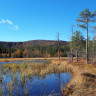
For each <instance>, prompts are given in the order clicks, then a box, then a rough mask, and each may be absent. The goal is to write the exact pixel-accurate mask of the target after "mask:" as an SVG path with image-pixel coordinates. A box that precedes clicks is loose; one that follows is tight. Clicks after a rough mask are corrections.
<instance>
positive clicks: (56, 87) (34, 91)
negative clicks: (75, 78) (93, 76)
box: [0, 62, 72, 96]
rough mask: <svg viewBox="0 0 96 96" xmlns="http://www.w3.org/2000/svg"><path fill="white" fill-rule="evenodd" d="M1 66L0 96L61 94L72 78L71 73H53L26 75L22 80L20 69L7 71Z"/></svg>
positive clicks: (50, 95)
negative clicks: (42, 75) (41, 75)
mask: <svg viewBox="0 0 96 96" xmlns="http://www.w3.org/2000/svg"><path fill="white" fill-rule="evenodd" d="M11 63H12V62H11ZM0 68H1V73H0V78H1V79H0V96H2V95H3V96H61V93H62V92H61V90H62V89H64V87H65V85H66V84H67V83H68V82H69V81H70V79H71V78H72V75H71V74H70V73H59V74H57V73H52V74H47V75H45V76H44V77H40V76H39V75H37V76H32V77H30V78H29V77H28V76H27V75H26V76H25V78H24V80H23V81H21V72H20V71H16V72H12V71H10V70H9V71H7V72H6V73H5V72H4V68H3V66H2V67H0Z"/></svg>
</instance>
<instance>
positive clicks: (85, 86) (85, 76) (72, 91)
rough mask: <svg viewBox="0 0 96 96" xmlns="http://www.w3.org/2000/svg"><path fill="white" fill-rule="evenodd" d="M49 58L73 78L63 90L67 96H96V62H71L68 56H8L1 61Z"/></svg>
mask: <svg viewBox="0 0 96 96" xmlns="http://www.w3.org/2000/svg"><path fill="white" fill-rule="evenodd" d="M35 59H49V60H51V61H52V62H51V65H52V66H56V67H57V69H58V70H59V71H64V72H70V73H71V74H72V79H71V80H70V82H69V83H68V84H67V85H66V86H65V88H64V89H63V90H62V94H64V95H65V96H96V85H95V84H96V64H85V63H84V62H79V63H76V62H73V63H70V62H68V61H67V60H66V58H61V60H60V61H59V60H58V58H56V57H52V58H7V59H0V62H1V61H2V62H4V61H5V62H11V61H21V60H35Z"/></svg>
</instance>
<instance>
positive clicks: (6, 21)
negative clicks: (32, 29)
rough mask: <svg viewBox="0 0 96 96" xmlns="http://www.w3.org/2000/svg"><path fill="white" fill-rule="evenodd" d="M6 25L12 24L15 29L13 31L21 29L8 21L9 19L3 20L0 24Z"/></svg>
mask: <svg viewBox="0 0 96 96" xmlns="http://www.w3.org/2000/svg"><path fill="white" fill-rule="evenodd" d="M5 23H8V24H10V25H11V27H13V28H12V29H16V30H18V29H19V27H18V26H17V25H15V24H14V23H13V22H12V21H10V20H8V19H7V20H4V19H2V20H1V21H0V24H5Z"/></svg>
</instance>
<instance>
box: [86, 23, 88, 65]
mask: <svg viewBox="0 0 96 96" xmlns="http://www.w3.org/2000/svg"><path fill="white" fill-rule="evenodd" d="M86 64H88V23H87V30H86Z"/></svg>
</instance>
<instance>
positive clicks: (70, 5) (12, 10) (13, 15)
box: [0, 0, 96, 41]
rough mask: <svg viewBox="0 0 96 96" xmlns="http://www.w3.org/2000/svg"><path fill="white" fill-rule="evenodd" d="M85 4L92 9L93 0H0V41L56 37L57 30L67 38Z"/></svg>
mask: <svg viewBox="0 0 96 96" xmlns="http://www.w3.org/2000/svg"><path fill="white" fill-rule="evenodd" d="M85 8H89V9H90V10H91V11H94V10H95V9H96V0H0V35H1V36H0V41H28V40H37V39H44V40H56V34H57V32H59V33H60V39H61V40H65V41H69V40H70V36H71V35H70V34H71V25H76V24H77V23H76V19H77V17H78V16H79V13H80V12H81V11H83V10H84V9H85ZM76 29H77V28H76V26H75V27H74V31H75V30H76ZM78 30H80V29H78ZM84 35H85V34H84Z"/></svg>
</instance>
